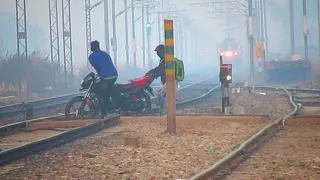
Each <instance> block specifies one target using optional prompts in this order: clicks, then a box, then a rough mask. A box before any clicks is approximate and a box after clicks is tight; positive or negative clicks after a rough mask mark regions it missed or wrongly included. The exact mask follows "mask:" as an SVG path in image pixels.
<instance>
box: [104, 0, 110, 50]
mask: <svg viewBox="0 0 320 180" xmlns="http://www.w3.org/2000/svg"><path fill="white" fill-rule="evenodd" d="M108 1H109V0H104V34H105V43H106V52H107V53H108V54H110V31H109V2H108Z"/></svg>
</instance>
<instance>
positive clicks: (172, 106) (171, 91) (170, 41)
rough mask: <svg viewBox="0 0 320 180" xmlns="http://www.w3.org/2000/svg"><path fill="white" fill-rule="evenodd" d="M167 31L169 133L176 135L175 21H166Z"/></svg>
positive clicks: (166, 59)
mask: <svg viewBox="0 0 320 180" xmlns="http://www.w3.org/2000/svg"><path fill="white" fill-rule="evenodd" d="M164 29H165V47H166V54H165V61H166V98H167V99H166V100H167V131H168V132H169V133H176V83H175V72H174V35H173V34H174V33H173V20H166V19H165V20H164Z"/></svg>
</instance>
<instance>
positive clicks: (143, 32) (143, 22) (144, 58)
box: [141, 0, 146, 68]
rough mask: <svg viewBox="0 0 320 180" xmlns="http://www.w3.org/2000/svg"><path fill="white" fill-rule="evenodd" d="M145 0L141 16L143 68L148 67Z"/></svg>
mask: <svg viewBox="0 0 320 180" xmlns="http://www.w3.org/2000/svg"><path fill="white" fill-rule="evenodd" d="M144 1H145V0H142V2H141V4H142V10H141V13H142V15H141V17H142V63H143V68H145V67H146V52H145V49H146V48H145V44H146V32H145V31H146V27H145V26H146V23H145V19H144V16H145V14H144Z"/></svg>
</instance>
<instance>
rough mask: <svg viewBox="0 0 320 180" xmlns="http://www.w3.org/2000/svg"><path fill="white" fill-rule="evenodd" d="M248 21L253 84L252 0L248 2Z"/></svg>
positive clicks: (252, 82)
mask: <svg viewBox="0 0 320 180" xmlns="http://www.w3.org/2000/svg"><path fill="white" fill-rule="evenodd" d="M248 8H249V19H248V36H249V44H250V80H251V84H252V85H253V84H254V58H253V18H252V0H248Z"/></svg>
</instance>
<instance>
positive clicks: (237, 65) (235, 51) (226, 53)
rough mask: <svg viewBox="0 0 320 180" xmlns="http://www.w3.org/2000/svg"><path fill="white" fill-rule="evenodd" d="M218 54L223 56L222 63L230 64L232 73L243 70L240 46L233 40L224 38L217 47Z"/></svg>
mask: <svg viewBox="0 0 320 180" xmlns="http://www.w3.org/2000/svg"><path fill="white" fill-rule="evenodd" d="M217 51H218V54H221V55H222V56H223V63H225V64H232V69H233V71H234V72H237V71H242V70H243V65H244V62H243V56H242V46H241V44H240V43H239V42H237V41H236V39H235V38H232V37H230V36H229V37H227V38H225V39H224V40H223V41H222V42H221V43H220V44H219V45H218V47H217Z"/></svg>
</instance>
